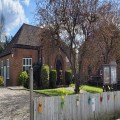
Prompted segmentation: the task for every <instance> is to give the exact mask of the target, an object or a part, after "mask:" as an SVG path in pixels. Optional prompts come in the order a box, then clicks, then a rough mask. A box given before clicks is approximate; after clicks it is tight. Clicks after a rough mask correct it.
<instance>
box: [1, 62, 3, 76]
mask: <svg viewBox="0 0 120 120" xmlns="http://www.w3.org/2000/svg"><path fill="white" fill-rule="evenodd" d="M1 76H3V61H1Z"/></svg>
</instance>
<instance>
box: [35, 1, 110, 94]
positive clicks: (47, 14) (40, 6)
mask: <svg viewBox="0 0 120 120" xmlns="http://www.w3.org/2000/svg"><path fill="white" fill-rule="evenodd" d="M36 5H37V7H36V16H37V19H38V21H39V24H40V25H46V26H48V28H49V29H50V31H51V34H52V37H53V38H54V39H56V40H61V41H64V42H65V43H66V45H67V46H69V54H68V53H66V55H67V56H68V59H69V61H70V63H71V66H72V71H73V74H74V76H75V80H76V87H75V92H76V93H78V92H79V84H80V80H79V77H80V76H79V74H80V71H81V68H82V59H83V57H84V54H85V51H86V43H85V41H87V40H89V37H90V36H92V34H93V33H94V31H95V29H97V28H98V25H99V24H98V23H99V21H100V19H101V15H102V14H106V12H108V11H109V9H107V8H108V7H109V5H111V3H110V2H105V1H102V2H100V1H99V0H46V1H44V2H42V1H41V0H37V1H36ZM106 9H107V10H106ZM110 10H111V9H110ZM78 38H79V39H78ZM83 41H84V46H83V47H82V50H81V54H80V56H79V70H78V67H77V66H78V63H77V61H76V49H78V48H79V47H80V46H81V44H82V43H83ZM59 47H60V48H61V49H62V47H61V44H59Z"/></svg>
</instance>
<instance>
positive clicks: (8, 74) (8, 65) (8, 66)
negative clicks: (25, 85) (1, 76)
mask: <svg viewBox="0 0 120 120" xmlns="http://www.w3.org/2000/svg"><path fill="white" fill-rule="evenodd" d="M9 78H10V61H9V59H7V79H9Z"/></svg>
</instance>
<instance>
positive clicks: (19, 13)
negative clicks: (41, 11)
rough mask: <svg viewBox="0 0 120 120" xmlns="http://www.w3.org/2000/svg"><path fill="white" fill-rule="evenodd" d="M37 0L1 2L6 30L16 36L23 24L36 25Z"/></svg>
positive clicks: (0, 9)
mask: <svg viewBox="0 0 120 120" xmlns="http://www.w3.org/2000/svg"><path fill="white" fill-rule="evenodd" d="M34 1H35V0H0V15H1V14H3V16H4V18H5V30H6V33H7V34H9V35H12V36H14V34H15V33H16V32H17V31H18V29H19V28H20V26H21V25H22V24H23V23H28V24H34V21H35V20H34V14H33V13H34V11H35V2H34Z"/></svg>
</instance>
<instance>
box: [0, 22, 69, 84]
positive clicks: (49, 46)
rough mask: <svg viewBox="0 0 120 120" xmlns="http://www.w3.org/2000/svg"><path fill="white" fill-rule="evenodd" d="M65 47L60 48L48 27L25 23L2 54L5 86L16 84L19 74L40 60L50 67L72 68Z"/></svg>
mask: <svg viewBox="0 0 120 120" xmlns="http://www.w3.org/2000/svg"><path fill="white" fill-rule="evenodd" d="M65 51H66V50H65V49H64V50H63V49H60V48H59V47H58V46H57V42H56V41H55V40H53V39H52V38H51V36H50V34H49V30H48V29H47V28H40V27H36V26H32V25H28V24H23V25H22V26H21V28H20V29H19V30H18V32H17V33H16V34H15V36H14V37H13V39H12V40H11V42H10V43H9V44H8V46H7V47H6V48H5V50H4V51H3V52H2V53H1V54H0V67H1V75H2V76H3V77H4V85H5V86H16V85H17V83H18V82H17V80H18V76H19V74H20V73H21V72H22V71H24V70H26V71H28V70H29V68H30V67H31V66H32V65H33V64H34V63H37V62H39V61H41V62H42V63H43V64H47V65H49V67H50V69H57V70H62V71H63V73H64V71H65V70H67V69H69V68H70V63H69V60H68V58H67V56H66V54H65Z"/></svg>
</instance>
